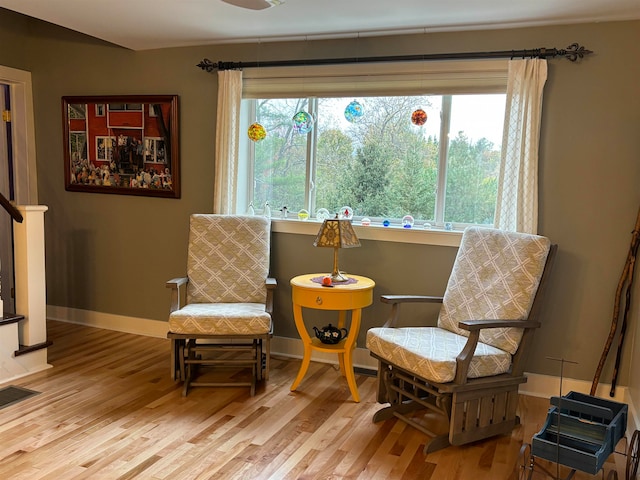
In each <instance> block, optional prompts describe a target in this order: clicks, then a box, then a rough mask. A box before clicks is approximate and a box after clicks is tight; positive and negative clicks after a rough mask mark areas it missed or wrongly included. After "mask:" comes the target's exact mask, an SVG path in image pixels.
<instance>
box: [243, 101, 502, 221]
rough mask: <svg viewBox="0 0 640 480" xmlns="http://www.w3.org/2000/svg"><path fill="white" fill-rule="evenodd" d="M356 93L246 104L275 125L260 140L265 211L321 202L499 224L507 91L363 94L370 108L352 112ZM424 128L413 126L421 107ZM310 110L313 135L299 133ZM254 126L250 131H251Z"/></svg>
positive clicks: (367, 212) (256, 158)
mask: <svg viewBox="0 0 640 480" xmlns="http://www.w3.org/2000/svg"><path fill="white" fill-rule="evenodd" d="M351 100H352V99H351V98H344V97H341V98H295V99H291V98H284V99H279V98H270V99H251V100H245V102H247V104H248V105H246V109H247V110H248V111H251V112H255V114H254V115H253V116H250V117H248V121H251V122H258V123H260V124H261V125H262V126H263V127H264V128H265V129H266V131H267V136H266V138H265V139H264V140H261V141H259V142H256V143H253V142H250V144H249V145H248V148H249V149H250V150H251V155H250V157H252V158H253V168H252V169H251V170H250V172H249V174H250V175H251V177H252V182H250V184H252V185H253V188H252V189H251V188H250V189H249V191H248V192H247V194H248V196H249V201H251V202H253V204H254V206H256V207H257V208H260V207H262V206H263V205H264V204H265V203H266V202H269V204H270V205H271V208H272V210H278V209H282V207H287V210H288V211H290V212H297V211H299V210H301V209H306V210H308V211H309V212H310V213H311V216H314V215H315V212H316V211H317V210H318V209H320V208H326V209H327V210H329V212H337V211H339V210H340V208H341V207H343V206H350V207H352V209H353V210H354V215H355V216H356V218H358V217H360V218H361V217H369V218H370V219H371V220H372V221H382V220H383V219H389V220H390V221H392V222H395V223H400V221H401V219H402V218H403V216H405V215H412V216H413V217H414V219H415V220H416V221H418V222H422V223H430V224H432V225H434V226H443V225H444V224H446V223H452V224H456V225H463V224H492V223H493V216H494V212H495V204H496V192H497V180H498V172H499V165H500V143H501V138H502V130H503V118H504V105H505V95H504V94H484V95H483V94H475V95H462V94H461V95H429V96H376V97H361V98H357V101H358V103H360V104H361V105H362V106H363V109H364V114H363V115H362V116H361V117H360V118H359V119H358V120H357V121H356V122H353V123H351V122H349V121H347V119H346V118H345V116H344V110H345V107H346V105H348V104H349V102H350V101H351ZM419 108H420V109H422V110H424V111H425V112H426V113H427V122H426V123H425V124H424V125H421V126H420V125H416V124H414V123H412V121H411V117H412V113H413V112H414V111H415V110H417V109H419ZM299 111H307V112H309V113H310V114H311V115H313V117H314V118H315V120H316V121H315V124H314V127H313V129H312V130H311V132H309V133H306V134H300V133H297V132H296V131H295V129H294V128H293V124H292V121H291V119H292V117H293V116H294V115H295V114H296V113H297V112H299ZM244 131H246V129H244Z"/></svg>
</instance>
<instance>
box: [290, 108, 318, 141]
mask: <svg viewBox="0 0 640 480" xmlns="http://www.w3.org/2000/svg"><path fill="white" fill-rule="evenodd" d="M291 121H292V122H293V131H294V132H296V133H300V134H302V135H306V134H307V133H309V132H310V131H311V130H313V123H314V118H313V116H312V115H311V114H310V113H307V112H305V111H304V110H301V111H299V112H298V113H296V114H295V115H294V116H293V118H292V119H291Z"/></svg>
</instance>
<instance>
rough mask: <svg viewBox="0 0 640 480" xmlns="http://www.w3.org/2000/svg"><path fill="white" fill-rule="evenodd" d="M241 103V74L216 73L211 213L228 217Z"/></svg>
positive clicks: (233, 199)
mask: <svg viewBox="0 0 640 480" xmlns="http://www.w3.org/2000/svg"><path fill="white" fill-rule="evenodd" d="M241 100H242V71H239V70H221V71H218V112H217V119H216V122H217V123H216V125H217V126H216V151H215V164H214V165H215V166H214V180H213V213H224V214H230V213H235V210H236V189H237V185H238V142H239V140H240V101H241Z"/></svg>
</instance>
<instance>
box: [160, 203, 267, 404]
mask: <svg viewBox="0 0 640 480" xmlns="http://www.w3.org/2000/svg"><path fill="white" fill-rule="evenodd" d="M270 223H271V222H270V221H269V220H268V219H266V218H264V217H257V216H237V215H205V214H194V215H191V218H190V226H189V247H188V258H187V275H188V276H187V277H184V278H174V279H172V280H169V281H168V282H167V287H168V288H171V290H172V293H171V307H170V315H169V332H168V333H167V337H168V338H170V339H171V376H172V378H173V379H174V380H181V381H183V382H184V389H183V395H185V396H186V395H187V393H188V391H189V388H190V387H194V386H209V387H223V386H248V387H250V388H251V390H250V393H251V396H253V395H254V394H255V391H256V383H257V382H259V381H261V380H263V379H264V380H268V379H269V363H270V360H269V359H270V340H271V337H272V335H273V322H272V318H271V314H272V312H273V291H274V289H275V288H276V280H275V279H274V278H270V277H269V276H268V273H269V259H270V235H271V230H270ZM230 353H231V354H233V355H230ZM201 367H213V368H216V369H218V370H220V369H221V368H234V369H238V368H244V369H249V370H250V372H251V373H250V375H249V378H248V379H247V380H242V379H240V380H239V381H233V380H232V379H230V380H228V381H221V380H215V381H211V380H209V381H207V380H206V379H204V378H203V376H201V375H199V372H198V370H199V369H200V368H201Z"/></svg>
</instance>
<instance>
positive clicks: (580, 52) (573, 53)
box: [558, 43, 593, 62]
mask: <svg viewBox="0 0 640 480" xmlns="http://www.w3.org/2000/svg"><path fill="white" fill-rule="evenodd" d="M590 53H593V52H592V51H591V50H587V49H586V48H584V47H583V46H581V45H578V44H577V43H572V44H571V45H569V46H568V47H567V48H566V49H564V50H560V51H558V55H563V56H564V57H565V58H566V59H567V60H569V61H571V62H575V61H576V60H577V59H578V58H584V56H585V55H589V54H590Z"/></svg>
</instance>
